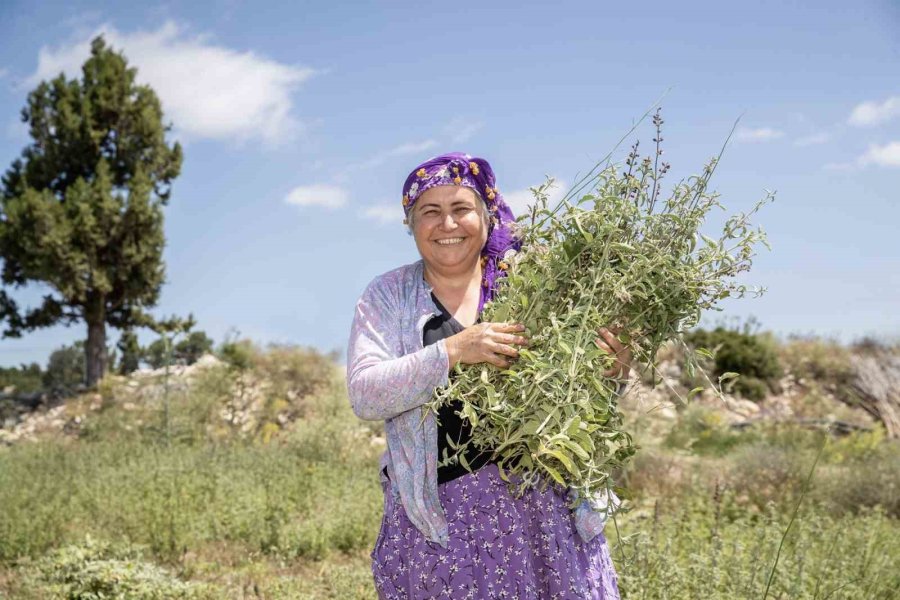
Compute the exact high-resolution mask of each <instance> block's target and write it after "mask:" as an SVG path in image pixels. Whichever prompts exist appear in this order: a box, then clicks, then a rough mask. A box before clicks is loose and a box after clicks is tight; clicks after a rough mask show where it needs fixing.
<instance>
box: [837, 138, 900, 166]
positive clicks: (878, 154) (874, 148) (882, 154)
mask: <svg viewBox="0 0 900 600" xmlns="http://www.w3.org/2000/svg"><path fill="white" fill-rule="evenodd" d="M870 165H877V166H879V167H900V142H888V143H887V144H885V145H883V146H880V145H878V144H872V145H870V146H869V149H868V150H866V152H865V153H864V154H863V155H862V156H859V157H857V159H856V160H854V161H851V162H843V163H828V164H826V165H824V166H823V167H822V168H823V169H825V170H826V171H856V170H858V169H862V168H864V167H868V166H870Z"/></svg>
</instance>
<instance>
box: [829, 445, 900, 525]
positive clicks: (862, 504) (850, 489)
mask: <svg viewBox="0 0 900 600" xmlns="http://www.w3.org/2000/svg"><path fill="white" fill-rule="evenodd" d="M818 479H819V481H818V482H817V483H816V485H815V486H814V487H815V491H814V494H813V496H814V498H815V499H816V500H818V501H819V502H821V503H823V504H824V505H825V506H827V507H828V508H829V509H830V510H831V511H832V512H833V513H835V514H843V513H849V514H857V513H859V512H860V511H862V510H864V509H866V508H874V507H876V506H879V507H881V508H882V509H883V510H884V512H885V513H887V514H888V515H890V516H892V517H895V518H900V442H896V441H891V442H886V443H883V444H881V445H880V446H878V447H877V448H872V449H869V450H867V451H865V452H864V454H863V455H862V457H857V458H856V460H854V461H852V462H848V463H847V464H844V465H841V466H840V467H838V468H833V469H829V471H827V472H826V474H824V475H823V476H822V477H819V478H818Z"/></svg>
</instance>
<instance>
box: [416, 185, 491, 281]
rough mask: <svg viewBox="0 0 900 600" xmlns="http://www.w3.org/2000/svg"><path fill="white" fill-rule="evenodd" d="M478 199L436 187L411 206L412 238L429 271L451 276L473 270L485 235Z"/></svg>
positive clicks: (466, 191)
mask: <svg viewBox="0 0 900 600" xmlns="http://www.w3.org/2000/svg"><path fill="white" fill-rule="evenodd" d="M480 204H481V199H480V198H478V197H477V196H476V195H475V192H473V191H472V190H471V189H469V188H467V187H464V186H458V185H439V186H436V187H433V188H430V189H428V190H425V192H423V193H422V195H421V196H419V199H418V200H417V201H416V204H415V206H413V209H412V210H413V213H414V214H413V215H412V216H413V219H412V223H413V237H414V238H415V240H416V246H417V247H418V249H419V254H421V255H422V259H423V260H424V261H425V264H426V265H428V267H429V268H431V269H433V270H435V271H438V272H444V273H447V274H453V273H458V272H465V271H467V270H470V269H472V268H473V266H474V263H476V262H477V261H478V259H479V256H480V255H481V249H482V248H483V247H484V244H485V242H486V241H487V236H488V226H487V222H486V221H485V219H484V216H483V215H484V211H483V210H482V207H481V206H479V205H480Z"/></svg>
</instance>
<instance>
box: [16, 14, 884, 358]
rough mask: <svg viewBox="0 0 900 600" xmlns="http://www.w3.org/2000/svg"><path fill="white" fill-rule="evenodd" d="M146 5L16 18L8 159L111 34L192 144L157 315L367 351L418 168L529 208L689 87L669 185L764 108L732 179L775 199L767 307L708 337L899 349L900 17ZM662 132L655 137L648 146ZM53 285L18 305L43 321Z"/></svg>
mask: <svg viewBox="0 0 900 600" xmlns="http://www.w3.org/2000/svg"><path fill="white" fill-rule="evenodd" d="M132 4H133V3H123V2H96V1H91V2H87V1H66V2H42V3H39V4H38V3H31V2H10V1H9V0H7V1H6V2H3V3H2V4H0V167H2V169H3V170H5V169H6V168H7V167H8V165H9V164H10V163H11V162H12V160H14V159H15V158H16V157H17V156H18V155H19V153H20V152H21V149H22V148H23V147H24V145H25V144H26V143H27V141H28V140H27V134H26V131H25V130H24V128H23V126H22V125H21V124H20V123H19V120H18V115H19V112H20V110H21V108H22V106H23V105H24V102H25V99H26V95H27V92H28V91H29V90H30V89H31V88H33V87H34V85H35V84H36V83H37V82H38V81H40V80H41V79H47V78H51V77H53V76H55V75H56V74H58V73H59V71H61V70H62V71H65V72H67V73H68V74H69V75H70V76H71V75H74V74H76V73H77V69H78V67H79V66H80V64H81V63H82V62H83V60H84V58H85V57H86V55H87V43H88V41H89V40H90V39H91V38H92V37H93V36H94V35H96V34H97V33H98V32H101V31H102V32H104V33H105V35H106V38H107V40H108V41H109V42H111V43H112V44H113V46H114V47H116V48H118V49H121V50H123V51H124V52H125V54H126V56H127V57H128V58H129V60H130V61H131V63H132V64H133V65H134V66H136V67H137V68H138V72H139V74H138V76H139V79H141V80H142V81H144V82H147V83H150V84H151V85H152V86H153V87H154V88H155V89H156V90H157V93H158V94H159V95H160V98H161V99H162V102H163V108H164V110H165V111H166V116H167V118H168V119H169V120H170V121H171V122H172V124H173V127H174V130H173V133H172V136H171V139H178V140H180V141H181V142H182V144H183V145H184V151H185V160H184V164H183V168H182V173H181V176H180V177H179V178H178V179H177V180H176V181H175V185H174V193H173V196H172V200H171V202H170V205H169V207H168V208H167V209H166V217H165V218H166V235H167V246H166V250H165V261H166V272H167V283H166V284H165V286H164V287H163V290H162V295H161V302H160V303H159V305H158V306H157V307H155V308H153V309H151V312H152V313H153V314H156V315H159V316H167V315H171V314H181V315H186V314H187V313H189V312H192V313H194V315H195V316H196V318H197V320H198V328H199V329H203V330H205V331H206V332H207V333H208V334H210V335H211V336H212V337H213V338H214V339H215V340H216V341H217V342H219V341H221V340H222V339H223V338H224V336H225V334H226V332H228V331H229V330H230V329H231V328H236V329H237V330H238V331H239V332H240V334H241V335H243V336H249V337H251V338H253V339H255V340H257V341H259V342H263V343H264V342H269V341H272V342H289V343H297V344H304V345H311V346H315V347H318V348H320V349H323V350H329V349H333V348H338V349H340V350H341V352H344V350H345V348H346V340H347V335H348V333H349V327H350V319H351V318H352V314H353V306H354V303H355V301H356V299H357V297H358V295H359V293H360V292H361V291H362V289H363V288H364V287H365V285H366V283H367V282H368V281H370V280H371V279H372V278H373V277H374V276H375V275H377V274H379V273H381V272H384V271H386V270H388V269H391V268H393V267H396V266H399V265H401V264H405V263H408V262H411V261H413V260H416V259H417V258H418V254H417V252H416V249H415V245H414V244H413V241H412V238H411V237H409V236H408V235H407V234H406V232H405V229H404V228H403V226H402V224H401V220H402V210H401V208H400V202H399V201H400V188H401V185H402V183H403V180H404V178H405V176H406V174H407V173H408V172H409V170H410V169H411V168H412V167H414V166H415V165H416V164H417V163H418V162H420V161H421V160H424V159H425V158H428V157H429V156H432V155H434V154H438V153H440V152H444V151H454V150H461V151H465V152H468V153H471V154H475V155H479V156H483V157H485V158H487V159H488V160H489V161H490V162H491V163H492V165H493V166H494V170H495V171H496V173H497V176H498V184H499V187H500V189H501V190H502V191H503V192H504V194H505V195H506V196H507V198H508V199H510V200H511V201H512V203H513V204H514V206H522V204H523V203H524V202H525V200H526V199H527V193H526V190H527V188H528V187H529V186H530V185H535V184H537V183H540V182H541V181H542V179H543V177H544V174H551V175H553V176H555V177H557V178H558V179H559V180H561V181H562V182H564V183H571V182H572V181H573V180H574V178H575V176H576V174H577V173H579V172H584V171H585V170H586V169H588V168H590V167H591V166H592V165H593V163H594V162H595V161H596V160H597V159H599V158H600V157H602V156H603V155H604V154H606V152H608V151H609V150H610V149H611V148H612V147H613V146H614V144H615V143H616V142H617V141H618V139H619V138H620V137H621V136H622V135H623V134H624V133H625V132H627V131H628V129H629V128H630V127H631V125H632V123H633V122H634V121H635V119H637V118H638V117H640V115H642V114H643V113H644V112H645V110H646V109H647V108H648V107H649V106H650V105H651V104H652V103H653V102H654V101H655V100H656V99H657V98H659V97H660V96H661V95H662V94H663V93H664V92H665V91H666V90H667V89H668V88H671V91H669V92H668V94H667V95H666V96H665V98H664V100H663V102H662V106H663V118H664V120H665V124H664V133H663V137H664V138H665V141H664V142H663V146H664V148H665V154H666V158H667V159H668V160H669V162H670V163H671V164H672V171H670V173H669V175H668V179H669V183H670V184H673V183H675V182H677V181H678V180H679V179H680V178H681V177H684V176H687V175H690V174H692V173H695V172H697V171H699V170H700V169H701V168H702V165H703V164H704V163H705V162H706V160H708V159H709V158H710V157H711V156H713V155H715V154H716V153H717V152H718V150H719V148H720V146H721V144H722V143H723V141H724V140H725V138H726V136H727V135H728V133H729V131H730V130H731V127H732V125H733V123H734V121H735V119H737V118H738V117H739V116H741V115H742V117H741V122H740V125H739V130H738V132H737V134H736V136H735V138H734V139H733V141H732V143H731V144H730V145H729V147H728V149H727V150H726V152H725V156H724V157H723V160H722V162H721V164H720V166H719V168H718V170H717V172H716V175H715V177H714V178H713V187H714V188H715V189H716V190H717V191H718V192H719V193H720V194H721V198H720V201H721V202H722V203H723V204H724V205H725V206H726V207H727V209H728V211H729V214H731V213H733V212H737V211H746V210H749V209H750V208H752V206H753V205H754V204H755V203H756V201H758V200H760V199H761V198H763V197H764V196H765V190H767V189H768V190H775V191H776V192H777V195H776V200H775V202H774V203H773V204H768V205H767V206H766V207H765V208H764V209H763V211H762V212H761V213H760V214H759V216H758V218H757V219H756V222H758V223H759V224H760V225H762V227H763V228H764V229H765V230H766V232H767V234H768V237H769V241H770V244H771V245H772V251H771V252H769V251H767V250H766V249H765V248H761V249H760V254H759V255H758V256H757V258H756V259H755V263H754V267H753V270H752V271H751V273H750V274H749V275H748V276H747V277H745V278H744V279H743V280H742V281H744V282H746V283H748V284H756V285H763V286H765V287H766V288H767V290H768V291H767V292H766V294H765V295H764V296H762V297H761V298H757V299H744V300H740V301H729V302H728V303H727V304H724V305H723V308H724V311H723V312H721V313H713V314H711V315H709V319H708V321H707V323H709V324H712V323H714V322H716V321H717V320H719V319H722V318H730V319H732V320H743V319H745V318H747V317H748V316H749V315H753V316H755V317H756V319H758V321H759V322H760V324H761V326H762V328H763V329H765V330H771V331H774V332H776V333H778V334H779V335H788V334H791V333H802V334H819V335H825V336H830V337H836V338H838V339H841V340H842V341H850V340H852V339H854V338H856V337H858V336H860V335H863V334H874V335H879V336H897V334H900V314H898V307H900V241H898V239H897V234H898V231H900V226H898V221H900V203H898V199H900V198H898V183H900V3H897V2H896V1H892V0H863V1H860V2H854V3H848V2H834V1H830V0H826V1H820V2H805V3H802V2H785V1H783V0H782V1H778V2H774V1H768V0H766V1H758V2H741V3H737V2H721V1H719V2H686V3H673V2H658V1H650V2H643V3H641V4H640V8H632V7H627V6H626V5H624V4H623V3H611V2H581V3H578V2H561V3H552V4H547V3H522V2H515V3H513V2H491V3H487V2H486V3H448V2H444V3H421V2H419V3H404V2H394V3H386V2H385V3H374V2H353V3H335V2H324V1H323V2H264V3H261V2H256V3H250V2H237V1H234V0H232V1H222V2H202V1H195V2H189V3H188V2H184V3H178V2H170V3H162V4H157V5H154V6H146V7H145V6H140V7H138V6H137V5H134V6H131V5H132ZM652 137H653V132H652V130H651V128H650V124H649V122H648V123H646V124H645V125H643V126H641V127H640V128H639V129H638V130H637V131H636V133H635V134H634V135H633V136H632V137H631V138H630V139H629V141H631V140H633V139H640V140H641V141H642V147H644V148H649V146H650V143H651V142H650V140H651V138H652ZM626 150H627V143H626V144H624V145H623V146H622V148H621V149H620V151H619V152H618V153H617V154H616V156H615V158H616V159H617V160H622V159H624V155H625V153H626ZM717 222H721V219H718V220H717V221H715V222H711V224H710V225H711V227H710V229H709V230H708V233H714V232H715V224H716V223H717ZM47 291H48V290H47V289H45V288H42V287H41V286H30V287H27V288H23V289H19V290H14V291H13V295H14V297H15V298H16V299H17V300H18V301H19V302H20V304H22V305H25V306H34V305H35V304H36V303H37V302H38V301H39V299H40V296H41V295H42V294H44V293H47ZM85 336H86V332H85V329H84V327H83V326H82V325H79V326H73V327H70V328H65V327H55V328H50V329H45V330H41V331H37V332H34V333H32V334H30V335H27V336H25V337H23V338H22V339H19V340H10V339H6V340H2V341H0V365H18V364H20V363H22V362H31V361H37V362H39V363H41V364H44V363H45V361H46V357H47V355H48V354H49V353H50V352H51V351H52V350H53V349H54V348H56V347H58V346H59V345H61V344H63V343H71V342H72V341H74V340H77V339H83V338H84V337H85ZM109 336H110V342H111V343H114V342H115V340H116V339H118V332H117V331H115V330H110V331H109ZM151 340H152V333H151V332H142V333H141V341H142V342H143V343H147V342H149V341H151Z"/></svg>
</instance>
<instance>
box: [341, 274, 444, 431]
mask: <svg viewBox="0 0 900 600" xmlns="http://www.w3.org/2000/svg"><path fill="white" fill-rule="evenodd" d="M380 282H381V280H380V278H376V279H375V280H374V281H372V283H370V284H369V285H368V286H367V287H366V289H365V291H364V292H363V294H362V296H361V297H360V298H359V300H358V301H357V303H356V312H355V314H354V317H353V325H352V326H351V328H350V341H349V344H348V346H347V390H348V393H349V396H350V403H351V405H352V406H353V412H354V413H356V416H358V417H359V418H360V419H365V420H369V421H378V420H386V419H390V418H393V417H395V416H397V415H399V414H401V413H403V412H406V411H408V410H410V409H413V408H415V407H417V406H420V405H422V404H424V403H425V402H427V401H428V400H429V399H430V397H431V392H432V391H433V390H434V388H436V387H438V386H442V385H446V384H447V382H448V376H449V373H450V359H449V356H448V355H447V347H446V343H445V341H444V340H440V341H438V342H437V343H435V344H430V345H428V346H425V347H424V348H422V349H421V350H417V351H415V352H410V353H408V354H402V349H403V344H402V334H403V332H402V327H403V326H404V325H406V324H403V323H401V318H400V309H399V306H398V304H399V302H398V300H397V299H396V298H393V297H392V294H391V293H390V290H389V289H386V287H387V286H385V285H383V284H381V283H380ZM413 325H414V324H413ZM407 326H408V325H407Z"/></svg>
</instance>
